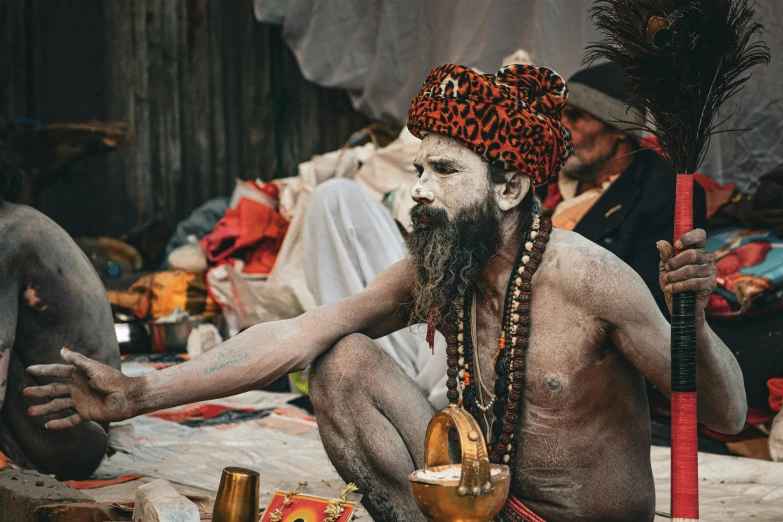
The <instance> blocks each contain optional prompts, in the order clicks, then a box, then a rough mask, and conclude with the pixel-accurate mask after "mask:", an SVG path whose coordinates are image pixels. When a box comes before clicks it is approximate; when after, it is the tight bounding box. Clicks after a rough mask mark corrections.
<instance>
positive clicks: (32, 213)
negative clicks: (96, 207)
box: [0, 201, 120, 391]
mask: <svg viewBox="0 0 783 522" xmlns="http://www.w3.org/2000/svg"><path fill="white" fill-rule="evenodd" d="M0 245H2V247H1V248H0V311H2V315H3V316H5V318H4V319H3V320H2V321H0V344H2V347H3V358H4V359H7V358H8V353H7V352H8V350H10V349H13V352H14V353H15V354H16V355H17V356H18V357H19V358H20V359H21V361H22V363H23V364H24V365H25V366H29V365H33V364H61V363H62V359H61V358H60V349H61V348H62V347H64V346H65V347H68V348H71V349H74V350H76V351H78V352H79V353H82V354H84V355H86V356H88V357H90V358H92V359H95V360H97V361H100V362H102V363H104V364H107V365H109V366H112V367H114V368H119V363H120V357H119V348H118V345H117V340H116V336H115V333H114V326H113V319H112V315H111V309H110V306H109V302H108V299H107V297H106V292H105V290H104V288H103V285H102V284H101V281H100V279H99V278H98V275H97V274H96V273H95V270H94V269H93V267H92V265H91V264H90V262H89V260H88V259H87V257H86V256H85V255H84V253H83V252H82V251H81V249H79V247H78V246H77V245H76V243H74V241H73V240H72V239H71V238H70V236H68V234H67V233H66V232H65V231H64V230H62V229H61V228H60V227H59V226H58V225H57V224H55V223H54V222H53V221H51V220H50V219H49V218H47V217H46V216H44V215H43V214H41V213H40V212H38V211H36V210H34V209H32V208H30V207H27V206H24V205H16V204H12V203H8V202H3V201H0ZM11 311H15V312H16V313H10V312H11ZM13 317H15V324H10V323H11V322H12V319H9V318H13ZM2 362H3V361H2V359H0V363H2ZM7 368H8V366H7V362H6V364H3V365H2V369H3V370H7ZM5 378H6V377H5V376H3V377H2V379H5ZM3 391H4V390H3Z"/></svg>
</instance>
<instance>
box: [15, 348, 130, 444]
mask: <svg viewBox="0 0 783 522" xmlns="http://www.w3.org/2000/svg"><path fill="white" fill-rule="evenodd" d="M60 355H61V356H62V358H63V359H65V361H66V362H68V363H69V364H45V365H44V364H39V365H35V366H30V367H29V368H27V372H28V373H30V374H31V375H35V376H37V377H57V378H61V379H70V381H69V382H65V383H59V382H57V383H52V384H47V385H44V386H35V387H31V388H25V390H24V392H23V393H24V396H25V397H36V398H46V399H51V401H50V402H48V403H45V404H41V405H38V406H31V407H30V408H29V409H28V413H29V414H30V415H31V416H33V417H37V416H40V415H48V414H52V413H59V412H61V411H63V410H67V409H75V410H76V413H74V414H73V415H71V416H69V417H66V418H64V419H55V420H50V421H49V422H47V423H46V427H47V428H50V429H54V430H59V429H63V428H70V427H72V426H76V425H77V424H80V423H82V422H86V421H95V422H116V421H120V420H124V419H127V418H129V417H132V416H133V408H132V405H131V401H130V397H129V390H130V382H131V379H130V378H128V377H125V376H124V375H123V374H122V373H121V372H119V371H117V370H115V369H114V368H111V367H109V366H106V365H105V364H101V363H99V362H96V361H93V360H92V359H88V358H87V357H85V356H83V355H81V354H78V353H76V352H72V351H71V350H69V349H67V348H63V349H62V350H61V351H60Z"/></svg>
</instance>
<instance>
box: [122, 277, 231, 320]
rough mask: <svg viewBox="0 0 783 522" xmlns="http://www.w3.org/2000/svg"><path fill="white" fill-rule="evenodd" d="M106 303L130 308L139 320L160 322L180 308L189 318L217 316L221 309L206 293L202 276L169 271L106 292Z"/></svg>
mask: <svg viewBox="0 0 783 522" xmlns="http://www.w3.org/2000/svg"><path fill="white" fill-rule="evenodd" d="M106 293H107V294H108V296H109V302H110V303H112V304H114V305H118V306H122V307H124V308H132V309H133V312H134V313H135V314H136V315H137V316H138V317H139V318H141V319H150V318H151V319H159V318H161V317H165V316H167V315H170V314H171V313H172V312H173V311H174V310H175V309H177V308H179V309H180V310H182V311H183V312H187V313H189V314H190V315H217V314H219V313H220V307H219V306H218V304H217V303H216V302H215V301H214V299H212V297H210V295H209V294H208V293H207V287H206V284H205V283H204V274H196V273H193V272H182V271H168V272H154V273H152V274H147V275H145V276H143V277H141V278H139V280H138V281H136V282H135V283H133V286H131V287H130V288H129V289H128V290H127V291H112V290H110V291H107V292H106Z"/></svg>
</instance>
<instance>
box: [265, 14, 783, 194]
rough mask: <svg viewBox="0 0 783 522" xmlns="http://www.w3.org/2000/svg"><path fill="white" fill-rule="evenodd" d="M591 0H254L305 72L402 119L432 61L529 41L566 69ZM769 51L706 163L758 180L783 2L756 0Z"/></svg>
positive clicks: (500, 51) (771, 144) (749, 184)
mask: <svg viewBox="0 0 783 522" xmlns="http://www.w3.org/2000/svg"><path fill="white" fill-rule="evenodd" d="M590 4H591V2H590V1H588V0H254V8H255V15H256V18H257V19H258V20H259V21H261V22H268V23H273V24H279V25H282V26H283V38H284V39H285V41H286V43H287V44H288V46H289V47H290V48H291V49H292V50H293V52H294V54H295V55H296V58H297V60H298V62H299V66H300V68H301V69H302V72H303V74H304V76H305V78H307V79H308V80H310V81H312V82H315V83H317V84H319V85H323V86H326V87H334V88H341V89H346V90H348V91H349V93H350V96H351V99H352V102H353V104H354V107H356V108H357V109H358V110H360V111H361V112H363V113H364V114H366V115H367V116H369V117H370V118H373V119H379V120H386V121H390V122H394V123H396V124H400V125H401V124H403V123H404V122H405V119H406V115H407V111H408V105H409V104H410V101H411V99H413V97H414V96H415V95H416V93H417V92H418V90H419V88H420V87H421V84H422V82H423V81H424V78H425V76H426V75H427V73H428V72H429V71H430V69H432V68H433V67H435V66H437V65H439V64H441V63H444V62H455V63H460V64H462V65H466V66H469V67H475V68H477V69H479V70H481V71H484V72H492V73H494V72H495V71H496V70H497V69H498V67H499V66H500V64H501V63H502V60H503V58H504V57H505V56H508V55H509V54H511V53H513V52H514V51H516V50H517V49H520V48H522V49H525V50H526V51H528V52H529V53H530V54H531V55H532V57H533V59H534V60H535V61H536V63H538V64H541V65H546V66H548V67H551V68H553V69H554V70H556V71H557V72H559V73H560V74H562V75H563V76H565V77H566V78H567V77H568V76H570V75H571V74H572V73H573V72H575V71H576V70H577V69H578V68H579V65H580V61H581V57H582V52H583V49H584V46H585V45H586V44H587V43H588V42H591V41H594V40H596V39H597V37H598V34H597V32H596V30H595V28H594V27H593V25H592V23H591V22H590V20H589V18H588V16H587V11H588V8H589V6H590ZM755 5H756V14H757V18H758V20H759V21H761V22H762V23H763V24H764V25H765V26H766V29H767V32H766V35H765V37H764V38H765V40H766V41H767V43H768V44H769V46H770V49H771V51H772V63H771V64H770V66H769V67H768V68H767V69H757V70H756V71H755V72H754V76H753V78H752V79H751V80H750V82H749V84H748V86H747V88H746V89H745V90H744V91H743V92H741V93H740V94H739V95H738V96H737V97H736V98H734V99H732V101H731V103H730V104H729V106H728V107H726V109H727V110H726V112H727V114H729V113H731V112H732V111H734V114H733V116H732V117H731V118H730V119H729V121H728V123H727V127H731V128H751V127H752V128H753V130H750V131H747V132H744V133H742V134H733V133H732V134H724V135H720V136H718V137H716V138H715V139H714V140H713V143H712V145H711V148H710V151H709V154H708V157H707V159H706V161H705V163H704V165H703V167H702V169H701V170H702V171H703V172H704V173H706V174H709V175H710V176H712V177H713V178H714V179H716V180H717V181H719V182H722V183H736V184H737V185H738V186H739V188H740V189H743V190H752V189H753V188H754V187H755V180H756V178H758V176H760V175H761V174H763V173H764V172H766V171H768V170H770V169H772V168H774V167H777V166H778V165H781V164H783V140H781V134H783V132H782V131H783V89H781V87H780V84H781V81H782V80H783V2H781V1H780V0H756V4H755Z"/></svg>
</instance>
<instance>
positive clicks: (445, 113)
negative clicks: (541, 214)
mask: <svg viewBox="0 0 783 522" xmlns="http://www.w3.org/2000/svg"><path fill="white" fill-rule="evenodd" d="M567 99H568V89H567V88H566V85H565V82H564V81H563V79H562V78H561V77H560V76H559V75H558V74H557V73H556V72H554V71H552V70H551V69H547V68H545V67H533V66H531V65H509V66H506V67H503V68H502V69H501V70H500V71H499V72H498V74H497V75H496V76H495V75H491V74H479V73H477V72H476V71H474V70H472V69H469V68H467V67H463V66H461V65H455V64H451V63H447V64H444V65H441V66H439V67H436V68H435V69H433V70H432V72H430V74H429V76H427V79H426V80H425V81H424V86H423V87H422V88H421V92H419V95H418V96H416V98H415V99H414V100H413V103H412V104H411V108H410V110H409V111H408V129H410V131H411V133H413V134H414V135H415V136H418V137H419V138H423V137H424V135H426V134H427V133H429V132H437V133H439V134H444V135H446V136H449V137H451V138H454V139H455V140H457V141H458V142H460V143H461V144H462V145H464V146H466V147H468V148H469V149H470V150H472V151H473V152H475V153H476V154H478V155H479V156H481V157H482V158H483V159H484V160H485V161H487V162H488V163H490V164H492V165H493V166H495V167H498V168H501V169H503V170H509V171H515V172H519V173H521V174H525V175H527V176H530V179H531V180H532V182H533V184H535V185H542V184H544V183H546V182H547V181H549V180H550V179H552V178H554V177H555V176H556V175H557V173H558V172H559V171H560V167H561V166H562V165H563V163H565V161H566V159H567V158H568V156H569V155H570V154H571V151H572V150H573V148H572V146H571V135H570V134H569V133H568V130H567V129H566V128H565V127H564V126H563V124H562V123H560V113H561V111H562V110H563V107H564V106H565V104H566V100H567Z"/></svg>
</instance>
